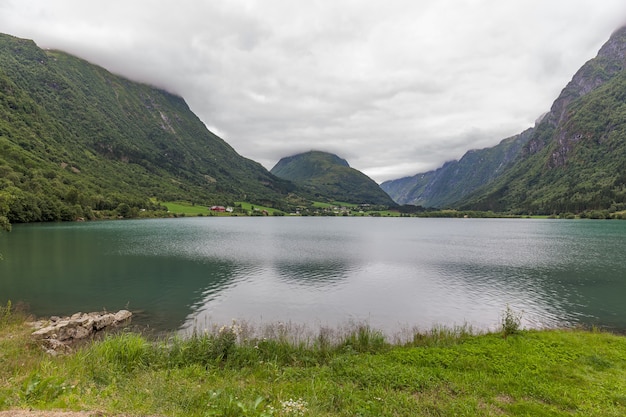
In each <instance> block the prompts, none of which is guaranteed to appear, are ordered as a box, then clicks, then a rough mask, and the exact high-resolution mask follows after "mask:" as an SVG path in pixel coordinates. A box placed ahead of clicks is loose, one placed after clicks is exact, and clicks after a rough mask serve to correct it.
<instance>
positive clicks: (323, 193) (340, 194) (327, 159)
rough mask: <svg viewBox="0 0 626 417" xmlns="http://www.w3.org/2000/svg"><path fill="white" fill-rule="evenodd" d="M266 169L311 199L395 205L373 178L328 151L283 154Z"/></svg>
mask: <svg viewBox="0 0 626 417" xmlns="http://www.w3.org/2000/svg"><path fill="white" fill-rule="evenodd" d="M270 172H271V173H272V174H274V175H276V176H277V177H280V178H284V179H286V180H289V181H292V182H294V183H295V184H297V185H299V186H301V187H302V188H304V189H305V190H307V191H308V192H309V193H311V194H312V195H313V197H314V198H315V199H323V200H329V201H341V202H346V203H354V204H377V205H385V206H389V205H391V206H393V205H395V203H394V202H393V200H392V199H391V198H390V197H389V196H388V195H387V194H386V193H385V192H384V191H383V190H382V189H381V188H380V187H379V186H378V184H376V182H375V181H374V180H372V179H371V178H370V177H368V176H367V175H365V174H363V173H362V172H360V171H359V170H356V169H354V168H351V167H350V165H348V162H346V160H345V159H342V158H340V157H338V156H337V155H333V154H331V153H327V152H320V151H310V152H305V153H301V154H298V155H293V156H289V157H285V158H282V159H281V160H280V161H278V163H277V164H276V165H275V166H274V167H273V168H272V169H271V171H270Z"/></svg>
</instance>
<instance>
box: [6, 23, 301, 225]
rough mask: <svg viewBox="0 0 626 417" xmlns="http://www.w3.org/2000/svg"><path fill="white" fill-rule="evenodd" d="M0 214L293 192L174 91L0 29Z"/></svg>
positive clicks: (274, 197) (64, 213) (73, 214)
mask: <svg viewBox="0 0 626 417" xmlns="http://www.w3.org/2000/svg"><path fill="white" fill-rule="evenodd" d="M0 150H1V152H0V216H4V217H5V218H7V219H9V220H10V221H11V222H17V223H19V222H32V221H52V220H74V219H75V218H79V217H85V218H92V217H93V216H94V212H95V211H102V210H108V211H115V210H116V209H117V207H118V206H119V205H120V204H126V205H128V206H130V207H131V208H133V209H134V210H135V211H140V210H146V209H147V210H152V209H156V208H158V207H154V204H153V203H152V200H153V199H154V198H156V199H158V200H160V201H168V200H177V199H184V200H188V201H192V202H196V203H203V204H206V205H211V204H232V203H233V202H234V201H250V202H255V203H258V204H263V205H266V206H275V207H278V206H281V205H284V204H286V197H287V195H288V194H289V193H292V192H294V191H295V190H296V187H295V186H294V185H293V184H291V183H290V182H288V181H285V180H282V179H280V178H277V177H275V176H274V175H272V174H270V173H269V172H268V171H267V170H266V169H265V168H263V167H262V166H261V165H260V164H259V163H257V162H254V161H252V160H249V159H247V158H244V157H242V156H241V155H239V154H238V153H237V152H236V151H235V150H234V149H233V148H232V147H231V146H230V145H228V144H227V143H226V142H225V141H223V140H222V139H221V138H219V137H218V136H217V135H215V134H213V133H212V132H210V131H209V130H208V129H207V128H206V126H205V125H204V123H203V122H202V121H200V119H199V118H198V117H197V116H196V115H195V114H193V112H191V110H190V109H189V107H188V105H187V103H186V102H185V101H184V99H183V98H181V97H180V96H177V95H174V94H171V93H168V92H167V91H165V90H161V89H158V88H156V87H152V86H149V85H147V84H140V83H136V82H133V81H130V80H128V79H126V78H124V77H121V76H117V75H115V74H112V73H110V72H108V71H107V70H105V69H103V68H101V67H98V66H96V65H93V64H90V63H88V62H87V61H85V60H82V59H80V58H77V57H74V56H72V55H69V54H66V53H64V52H62V51H56V50H42V49H41V48H39V47H38V46H37V45H36V44H35V43H34V42H33V41H31V40H26V39H20V38H17V37H14V36H10V35H4V34H0Z"/></svg>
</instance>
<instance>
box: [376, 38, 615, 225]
mask: <svg viewBox="0 0 626 417" xmlns="http://www.w3.org/2000/svg"><path fill="white" fill-rule="evenodd" d="M625 66H626V27H623V28H620V29H619V30H617V31H616V32H614V33H613V35H612V36H611V38H610V39H609V40H608V41H607V43H606V44H605V45H604V46H603V47H602V48H601V49H600V51H599V52H598V55H597V56H596V57H595V58H594V59H592V60H590V61H589V62H587V63H586V64H585V65H583V66H582V67H581V69H580V70H579V71H578V72H577V73H576V74H575V75H574V77H573V78H572V80H571V81H570V83H568V85H567V86H566V87H565V88H564V89H563V91H562V92H561V94H560V95H559V97H558V98H557V99H556V100H555V102H554V104H553V105H552V107H551V110H550V112H549V113H547V114H546V115H545V116H544V117H543V118H542V119H541V120H540V121H539V122H538V123H537V125H536V126H535V127H534V128H533V129H530V130H527V131H526V132H523V133H521V134H520V135H518V136H516V137H514V138H511V139H508V140H505V141H503V142H501V143H500V144H499V145H497V146H496V147H494V148H488V149H483V150H481V151H470V152H468V153H467V154H466V155H465V156H464V157H463V158H462V159H461V160H460V161H454V162H452V163H448V164H446V165H445V166H444V167H442V168H440V169H439V170H437V171H433V172H430V173H426V174H418V175H416V176H414V177H411V179H401V180H394V181H391V182H387V183H384V184H383V185H382V187H383V189H385V190H387V191H388V193H389V194H390V195H391V196H392V197H393V198H394V199H395V200H396V201H398V202H411V203H415V202H419V203H421V204H422V205H427V206H450V207H457V208H462V209H473V210H494V211H504V212H513V213H536V214H559V213H567V212H572V213H581V212H588V211H593V210H604V211H606V212H611V211H613V212H614V211H621V210H625V209H626V71H625V68H626V67H625Z"/></svg>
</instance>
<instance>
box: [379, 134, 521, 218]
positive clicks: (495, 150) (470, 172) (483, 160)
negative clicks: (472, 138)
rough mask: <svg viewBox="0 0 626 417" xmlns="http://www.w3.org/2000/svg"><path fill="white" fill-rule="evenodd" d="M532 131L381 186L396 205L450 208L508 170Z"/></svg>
mask: <svg viewBox="0 0 626 417" xmlns="http://www.w3.org/2000/svg"><path fill="white" fill-rule="evenodd" d="M532 132H533V129H528V130H526V131H524V132H522V133H520V134H519V135H515V136H513V137H511V138H507V139H504V140H502V141H501V142H500V143H499V144H498V145H496V146H494V147H491V148H485V149H474V150H470V151H468V152H467V153H466V154H465V155H463V157H462V158H461V159H460V160H458V161H449V162H446V163H445V164H444V165H443V166H442V167H441V168H438V169H436V170H434V171H428V172H426V173H423V174H417V175H414V176H412V177H406V178H400V179H397V180H391V181H385V182H383V183H382V184H381V185H380V187H381V188H382V189H383V190H385V191H386V192H387V194H389V195H390V196H391V197H393V199H394V201H395V202H397V203H398V204H413V205H418V206H424V207H439V208H447V207H452V206H454V204H455V203H456V202H458V201H459V200H460V199H462V198H463V197H465V196H467V195H468V194H470V193H471V192H472V191H474V190H476V189H478V188H480V187H482V186H484V185H485V184H488V183H490V182H491V181H493V180H495V179H496V178H498V177H499V176H500V175H502V174H503V173H504V172H506V171H507V169H508V168H510V166H511V164H512V163H513V162H514V161H515V160H516V158H517V157H518V155H519V153H520V152H521V150H522V148H523V146H524V145H525V144H526V143H527V142H528V140H529V139H530V137H531V135H532Z"/></svg>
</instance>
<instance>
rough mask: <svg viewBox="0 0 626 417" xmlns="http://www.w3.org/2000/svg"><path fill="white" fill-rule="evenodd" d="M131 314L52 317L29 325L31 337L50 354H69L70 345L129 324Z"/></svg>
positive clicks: (122, 312)
mask: <svg viewBox="0 0 626 417" xmlns="http://www.w3.org/2000/svg"><path fill="white" fill-rule="evenodd" d="M132 315H133V314H132V313H131V312H130V311H128V310H120V311H118V312H116V313H109V312H94V313H76V314H73V315H71V316H69V317H58V316H52V317H50V319H48V320H39V321H36V322H32V323H30V325H31V326H32V327H33V328H34V329H35V331H34V332H33V333H32V337H33V339H35V340H38V341H41V342H42V345H43V346H44V348H45V349H46V351H47V352H48V353H50V354H53V355H54V354H58V353H68V352H71V350H72V349H71V345H72V344H73V343H75V342H76V341H79V340H84V339H87V338H89V337H91V336H93V335H94V334H96V333H98V332H101V331H103V330H106V329H108V328H114V327H119V326H123V325H126V324H128V323H130V320H131V317H132Z"/></svg>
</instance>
